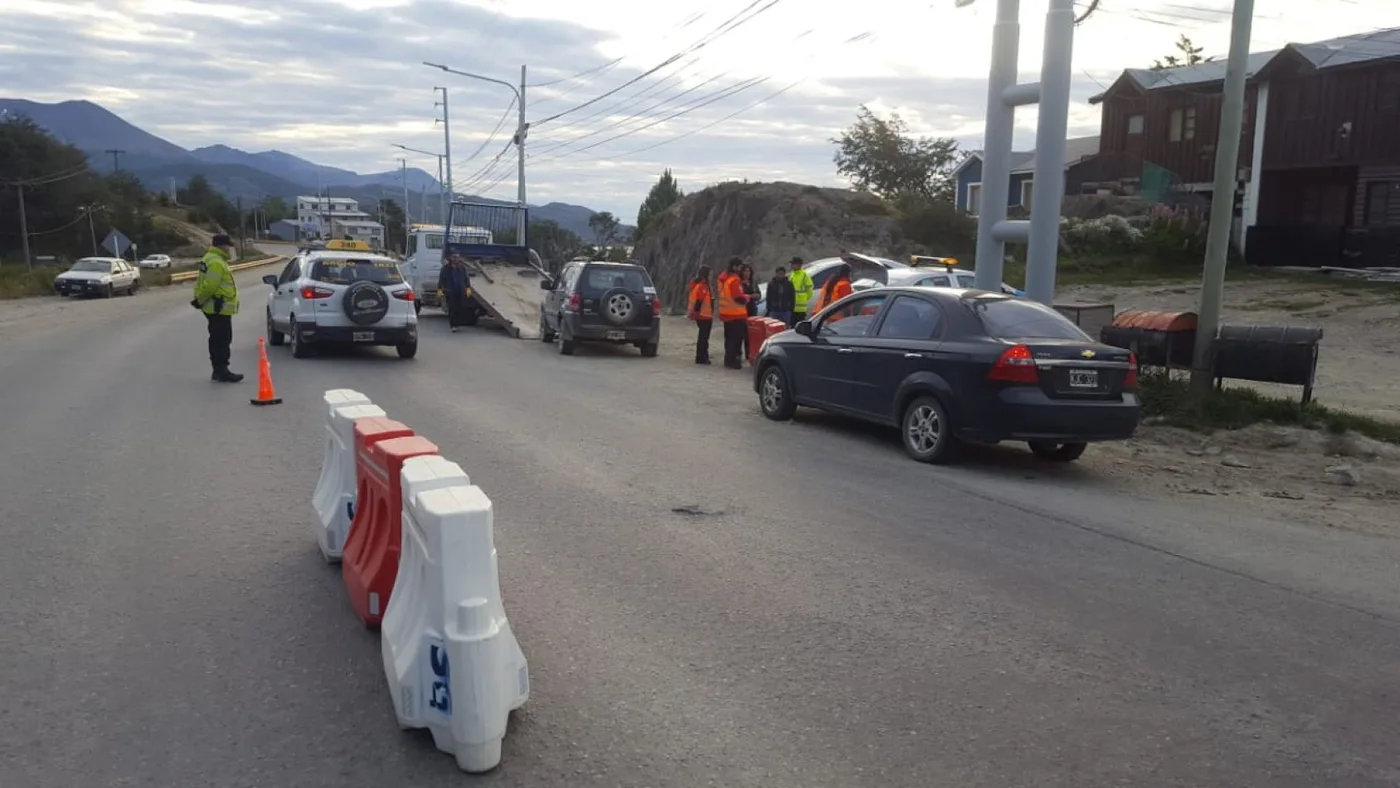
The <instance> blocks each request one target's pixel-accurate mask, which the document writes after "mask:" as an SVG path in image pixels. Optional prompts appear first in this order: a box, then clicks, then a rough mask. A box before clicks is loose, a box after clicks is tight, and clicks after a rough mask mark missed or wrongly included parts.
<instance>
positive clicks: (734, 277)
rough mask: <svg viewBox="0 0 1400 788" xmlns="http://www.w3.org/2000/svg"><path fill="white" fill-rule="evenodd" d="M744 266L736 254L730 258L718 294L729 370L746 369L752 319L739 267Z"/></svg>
mask: <svg viewBox="0 0 1400 788" xmlns="http://www.w3.org/2000/svg"><path fill="white" fill-rule="evenodd" d="M743 265H744V261H743V260H740V259H739V258H737V257H735V258H732V259H731V260H730V261H729V265H728V266H727V267H726V268H725V271H724V273H722V274H720V275H719V281H718V285H719V292H717V293H716V294H715V303H716V305H717V306H718V307H719V321H720V323H722V324H723V325H724V365H725V366H726V367H728V368H730V369H743V368H744V362H743V355H742V353H743V351H744V336H745V335H746V334H747V332H748V318H749V310H748V307H747V306H745V304H746V303H748V300H749V297H748V296H747V295H745V294H744V283H743V282H742V281H740V279H739V269H740V268H741V267H742V266H743Z"/></svg>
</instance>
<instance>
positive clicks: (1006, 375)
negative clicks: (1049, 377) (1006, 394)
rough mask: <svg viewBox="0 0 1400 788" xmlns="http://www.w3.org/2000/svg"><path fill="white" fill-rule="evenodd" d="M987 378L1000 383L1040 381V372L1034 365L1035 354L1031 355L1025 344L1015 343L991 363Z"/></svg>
mask: <svg viewBox="0 0 1400 788" xmlns="http://www.w3.org/2000/svg"><path fill="white" fill-rule="evenodd" d="M987 379H988V380H995V381H999V382H1001V383H1029V384H1032V385H1034V384H1036V383H1039V382H1040V373H1039V371H1037V370H1036V367H1035V356H1033V355H1031V349H1030V348H1028V347H1026V346H1025V345H1016V346H1015V347H1010V348H1007V349H1006V352H1005V353H1002V354H1001V358H999V359H997V363H995V364H993V365H992V369H991V371H989V372H988V373H987Z"/></svg>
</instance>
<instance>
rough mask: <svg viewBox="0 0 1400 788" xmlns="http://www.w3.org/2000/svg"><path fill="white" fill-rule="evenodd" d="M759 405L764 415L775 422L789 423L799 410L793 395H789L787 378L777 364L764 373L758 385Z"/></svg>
mask: <svg viewBox="0 0 1400 788" xmlns="http://www.w3.org/2000/svg"><path fill="white" fill-rule="evenodd" d="M758 405H759V407H760V408H762V409H763V415H765V416H767V417H768V418H770V419H772V420H773V421H787V420H788V419H791V418H792V415H793V413H794V412H796V410H797V406H796V405H795V404H793V401H792V395H791V394H789V393H788V387H787V376H785V375H784V374H783V370H782V368H781V367H779V366H778V365H777V364H773V365H771V366H769V367H768V368H767V369H765V370H764V371H763V377H762V378H760V379H759V384H758Z"/></svg>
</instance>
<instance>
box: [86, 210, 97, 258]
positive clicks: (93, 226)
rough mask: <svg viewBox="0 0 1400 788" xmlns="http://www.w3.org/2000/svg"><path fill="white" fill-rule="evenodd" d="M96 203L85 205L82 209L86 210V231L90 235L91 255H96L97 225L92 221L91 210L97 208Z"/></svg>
mask: <svg viewBox="0 0 1400 788" xmlns="http://www.w3.org/2000/svg"><path fill="white" fill-rule="evenodd" d="M97 207H98V206H97V205H96V204H93V205H85V206H83V210H85V211H87V220H88V233H89V234H91V235H92V256H93V257H96V256H97V225H96V224H94V223H93V221H92V212H93V211H95V210H97Z"/></svg>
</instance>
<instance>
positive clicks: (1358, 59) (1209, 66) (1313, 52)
mask: <svg viewBox="0 0 1400 788" xmlns="http://www.w3.org/2000/svg"><path fill="white" fill-rule="evenodd" d="M1284 52H1292V53H1294V54H1296V55H1298V56H1300V57H1302V58H1303V59H1305V60H1307V61H1308V62H1309V63H1311V64H1312V67H1313V68H1315V69H1326V68H1337V67H1339V66H1348V65H1354V64H1356V63H1366V62H1370V61H1373V60H1388V59H1391V58H1396V59H1400V27H1392V28H1386V29H1382V30H1373V31H1371V32H1369V33H1357V34H1354V35H1349V36H1341V37H1339V38H1331V39H1328V40H1326V41H1317V42H1314V43H1311V44H1288V45H1287V46H1285V47H1283V48H1282V49H1271V50H1269V51H1267V52H1253V53H1251V54H1250V55H1249V60H1248V61H1247V66H1246V71H1245V74H1246V78H1251V79H1252V78H1253V77H1254V75H1256V74H1258V73H1259V72H1260V71H1262V70H1263V69H1264V68H1265V67H1266V66H1268V65H1269V63H1271V62H1273V60H1274V58H1276V57H1278V56H1279V55H1280V54H1282V53H1284ZM1226 66H1227V61H1226V60H1224V59H1220V60H1212V61H1210V62H1208V63H1197V64H1195V65H1190V66H1177V67H1176V68H1165V69H1161V70H1154V69H1148V68H1129V69H1125V70H1124V71H1123V75H1124V76H1127V77H1128V78H1129V79H1131V80H1132V81H1133V83H1134V84H1136V85H1137V86H1138V87H1139V88H1141V89H1143V90H1162V89H1165V88H1177V87H1187V86H1190V85H1207V84H1211V83H1214V82H1220V81H1223V80H1224V79H1225V69H1226ZM1103 97H1104V94H1103V93H1100V94H1099V95H1097V96H1094V97H1093V98H1091V99H1089V103H1091V104H1097V103H1098V102H1100V101H1102V100H1103Z"/></svg>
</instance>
